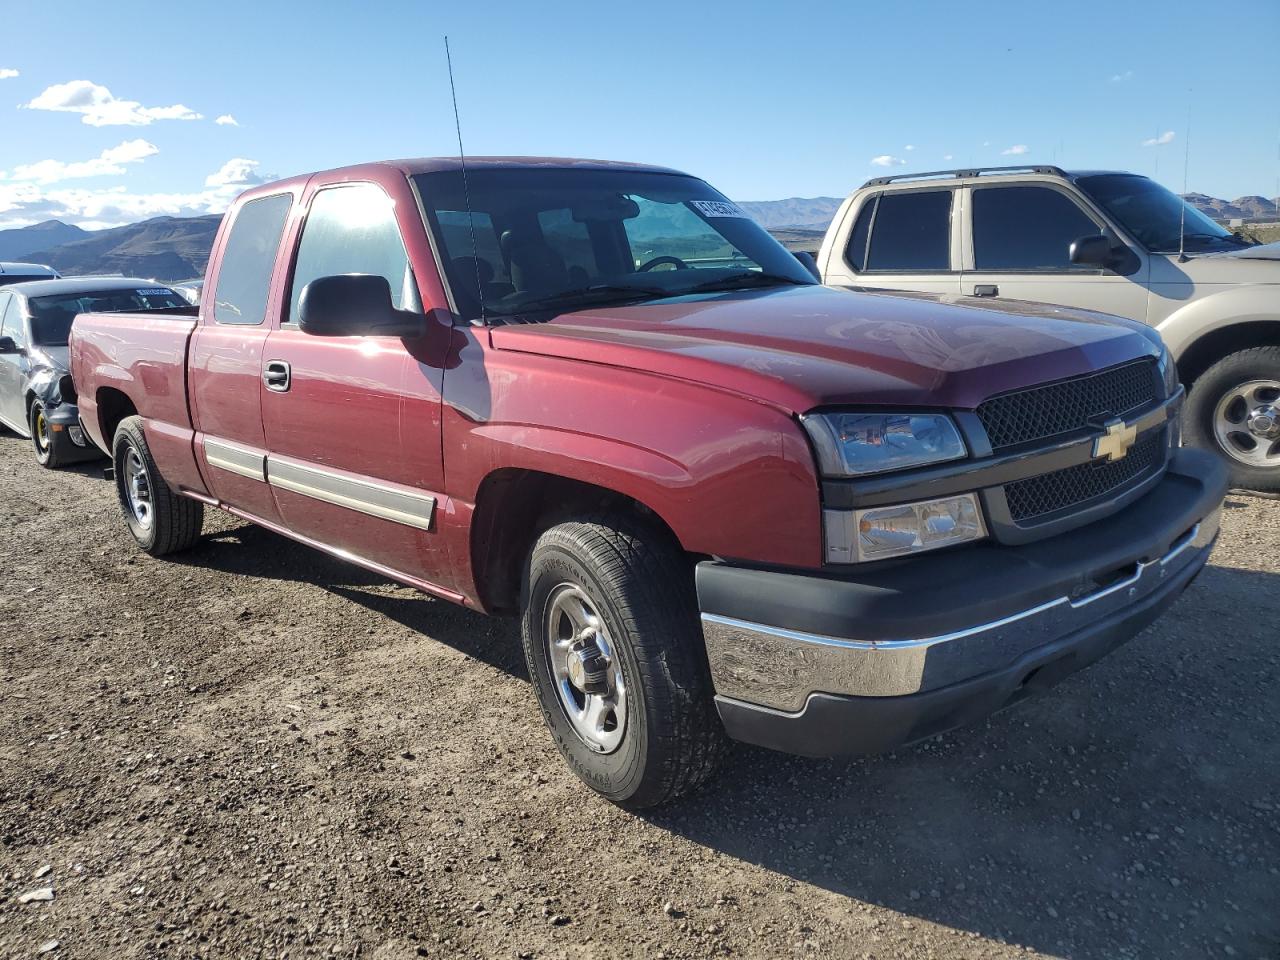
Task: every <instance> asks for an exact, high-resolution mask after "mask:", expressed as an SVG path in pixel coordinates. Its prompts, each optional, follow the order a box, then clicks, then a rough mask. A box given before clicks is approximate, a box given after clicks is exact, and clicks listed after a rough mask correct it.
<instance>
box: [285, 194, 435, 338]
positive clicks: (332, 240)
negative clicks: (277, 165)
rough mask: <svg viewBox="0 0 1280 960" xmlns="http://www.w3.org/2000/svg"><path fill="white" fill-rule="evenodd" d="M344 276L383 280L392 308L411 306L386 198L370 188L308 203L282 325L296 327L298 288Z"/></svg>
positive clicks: (408, 278) (405, 263) (404, 257)
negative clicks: (294, 325) (381, 278)
mask: <svg viewBox="0 0 1280 960" xmlns="http://www.w3.org/2000/svg"><path fill="white" fill-rule="evenodd" d="M344 273H364V274H369V275H370V276H375V277H385V278H386V281H387V284H388V285H389V286H390V287H391V303H392V304H393V305H394V306H395V307H396V309H401V308H403V307H404V306H405V305H406V304H407V303H408V304H413V303H416V302H417V292H416V289H415V288H414V287H413V271H412V270H410V269H409V256H408V254H406V253H405V249H404V241H403V240H402V239H401V238H400V226H399V224H397V223H396V216H395V210H394V207H393V205H392V202H391V198H390V197H388V196H387V195H386V194H385V193H383V192H382V189H381V188H380V187H376V186H374V185H373V184H372V183H356V184H352V185H350V186H341V187H331V188H329V189H326V190H321V191H320V192H319V193H317V194H316V195H315V198H314V199H313V200H312V201H311V209H310V211H309V212H308V213H307V222H306V224H305V225H304V226H303V228H302V242H301V243H299V244H298V258H297V260H296V261H295V264H294V268H293V290H292V293H291V295H290V299H289V315H288V316H287V317H286V318H285V319H286V321H288V322H290V323H297V318H298V301H299V300H300V299H301V298H302V289H303V287H305V286H306V285H307V284H308V283H310V282H311V281H312V280H316V279H318V278H320V277H332V276H337V275H339V274H344Z"/></svg>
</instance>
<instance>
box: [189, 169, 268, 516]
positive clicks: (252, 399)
mask: <svg viewBox="0 0 1280 960" xmlns="http://www.w3.org/2000/svg"><path fill="white" fill-rule="evenodd" d="M292 204H293V194H291V193H281V194H275V195H272V196H266V197H259V198H256V199H253V200H249V201H247V202H246V203H244V204H243V205H242V206H241V207H240V208H239V209H238V210H237V212H236V213H235V220H234V221H233V222H232V224H231V228H230V233H229V234H228V235H227V239H226V241H225V242H224V243H223V246H222V250H221V256H220V257H218V258H217V259H216V261H215V262H216V263H217V275H216V276H213V277H210V278H209V282H210V283H212V284H213V285H214V296H213V298H212V300H207V304H206V306H205V307H204V310H203V312H202V315H201V317H200V323H199V325H198V326H197V327H196V331H195V333H194V334H193V336H192V340H191V348H190V351H189V357H190V361H189V363H190V373H189V384H188V391H189V394H190V398H191V407H192V418H193V420H194V425H195V428H196V438H195V444H196V460H197V462H198V463H199V464H200V469H201V471H202V472H203V474H204V476H205V479H206V481H207V482H208V484H209V488H210V491H211V492H212V493H213V494H214V496H216V497H217V498H218V499H219V500H221V501H222V502H223V503H224V504H226V505H227V506H229V507H233V508H235V509H236V510H238V511H241V512H243V513H245V514H248V515H249V516H251V517H252V518H254V519H257V520H263V521H266V522H267V524H268V525H271V524H276V525H279V523H280V513H279V511H278V510H277V509H276V503H275V498H274V497H273V496H272V495H271V489H270V488H269V487H268V486H267V476H266V458H267V441H266V435H265V433H264V431H263V429H262V380H261V377H262V350H263V346H264V345H265V344H266V341H267V335H268V334H269V333H270V327H269V325H268V324H267V322H266V317H267V296H268V294H269V292H270V289H271V278H272V274H273V272H274V267H275V263H276V260H277V255H278V253H279V250H280V238H281V236H282V234H283V233H284V224H285V218H286V217H287V216H288V213H289V208H290V207H291V206H292ZM206 299H207V298H206Z"/></svg>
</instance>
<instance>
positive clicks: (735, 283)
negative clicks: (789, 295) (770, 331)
mask: <svg viewBox="0 0 1280 960" xmlns="http://www.w3.org/2000/svg"><path fill="white" fill-rule="evenodd" d="M812 282H813V281H810V280H797V279H795V278H794V277H784V276H782V274H779V273H758V272H757V271H755V270H750V271H748V272H746V273H735V274H732V275H730V276H727V277H720V278H719V279H718V280H707V281H706V282H705V283H697V284H694V285H693V286H692V287H689V288H688V289H686V290H683V291H682V293H709V292H710V291H713V290H739V289H746V288H748V287H765V286H768V287H776V286H778V285H779V284H786V285H788V286H795V287H807V286H810V285H811V283H812Z"/></svg>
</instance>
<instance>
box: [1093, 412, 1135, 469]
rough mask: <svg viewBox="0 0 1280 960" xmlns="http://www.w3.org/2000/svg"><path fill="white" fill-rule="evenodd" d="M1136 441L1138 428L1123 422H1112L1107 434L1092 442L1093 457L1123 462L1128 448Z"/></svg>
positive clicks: (1108, 425)
mask: <svg viewBox="0 0 1280 960" xmlns="http://www.w3.org/2000/svg"><path fill="white" fill-rule="evenodd" d="M1137 439H1138V428H1137V426H1135V425H1134V424H1131V423H1125V422H1124V421H1123V420H1112V421H1111V422H1110V423H1108V424H1107V432H1106V433H1104V434H1103V435H1102V436H1100V437H1097V438H1095V439H1094V441H1093V457H1094V459H1095V460H1096V459H1097V458H1098V457H1106V458H1107V460H1108V461H1111V460H1123V459H1124V456H1125V454H1127V453H1128V452H1129V448H1130V447H1132V446H1133V444H1134V443H1135V441H1137Z"/></svg>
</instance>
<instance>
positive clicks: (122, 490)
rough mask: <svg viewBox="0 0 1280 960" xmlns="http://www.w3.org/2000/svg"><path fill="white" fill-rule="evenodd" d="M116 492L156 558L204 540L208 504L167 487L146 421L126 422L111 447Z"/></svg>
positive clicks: (135, 529) (144, 545) (137, 535)
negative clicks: (149, 441) (146, 431)
mask: <svg viewBox="0 0 1280 960" xmlns="http://www.w3.org/2000/svg"><path fill="white" fill-rule="evenodd" d="M111 449H112V462H113V463H114V465H115V475H116V493H117V494H118V495H119V497H120V509H121V510H122V511H123V512H124V519H125V523H126V524H128V526H129V532H130V533H132V534H133V539H134V540H136V541H137V542H138V546H140V547H142V549H143V550H145V551H146V552H147V553H149V554H151V556H153V557H160V556H164V555H165V554H166V553H173V552H175V551H178V550H186V549H188V548H190V547H192V546H194V545H195V544H196V542H197V541H198V540H199V539H200V529H201V527H202V526H203V525H204V504H202V503H200V502H199V501H198V500H192V499H190V498H188V497H184V496H180V495H179V494H177V493H175V492H174V491H173V489H172V488H171V487H170V486H169V485H168V484H167V483H165V480H164V477H162V476H160V471H159V470H157V469H156V462H155V460H153V459H152V457H151V450H150V448H149V447H148V446H147V438H146V435H145V434H144V433H143V432H142V418H141V417H137V416H134V417H126V418H125V419H124V420H122V421H120V426H119V427H117V428H116V436H115V441H114V442H113V443H112V445H111Z"/></svg>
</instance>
